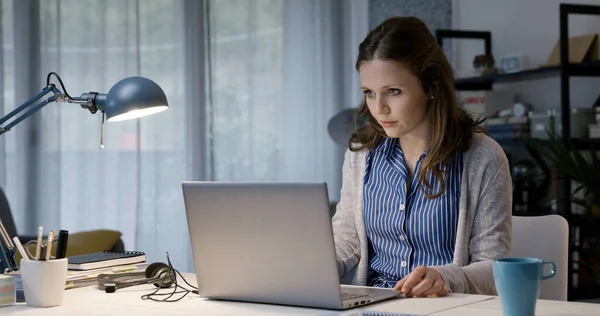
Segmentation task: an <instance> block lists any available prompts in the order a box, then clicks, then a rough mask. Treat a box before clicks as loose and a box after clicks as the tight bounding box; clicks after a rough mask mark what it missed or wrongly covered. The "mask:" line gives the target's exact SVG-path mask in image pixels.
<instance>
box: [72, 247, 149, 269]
mask: <svg viewBox="0 0 600 316" xmlns="http://www.w3.org/2000/svg"><path fill="white" fill-rule="evenodd" d="M67 260H68V261H69V266H68V269H69V270H80V271H83V270H92V269H102V268H109V267H114V266H121V265H130V264H137V263H145V262H146V254H145V253H143V252H141V251H121V252H118V251H102V252H94V253H89V254H84V255H77V256H68V257H67Z"/></svg>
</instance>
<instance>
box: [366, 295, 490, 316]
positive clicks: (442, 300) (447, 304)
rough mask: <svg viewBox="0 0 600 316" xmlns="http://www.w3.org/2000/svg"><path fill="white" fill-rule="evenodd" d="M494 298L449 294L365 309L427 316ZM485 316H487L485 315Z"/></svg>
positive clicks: (381, 304) (406, 299) (397, 301)
mask: <svg viewBox="0 0 600 316" xmlns="http://www.w3.org/2000/svg"><path fill="white" fill-rule="evenodd" d="M492 298H494V296H488V295H465V294H458V293H456V294H450V295H448V296H446V297H427V298H398V299H394V300H389V301H384V302H381V303H377V304H373V305H370V306H368V307H365V310H368V311H378V312H388V313H404V314H421V315H428V314H432V313H435V312H440V311H444V310H448V309H451V308H455V307H459V306H464V305H469V304H473V303H477V302H481V301H485V300H491V299H492ZM486 316H487V315H486Z"/></svg>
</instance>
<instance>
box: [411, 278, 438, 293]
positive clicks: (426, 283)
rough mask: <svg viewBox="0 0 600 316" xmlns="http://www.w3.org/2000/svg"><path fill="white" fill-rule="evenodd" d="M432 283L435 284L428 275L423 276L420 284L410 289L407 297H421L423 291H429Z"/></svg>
mask: <svg viewBox="0 0 600 316" xmlns="http://www.w3.org/2000/svg"><path fill="white" fill-rule="evenodd" d="M434 283H435V281H434V280H433V278H432V277H430V276H429V275H425V277H424V278H423V279H421V282H420V283H419V284H417V285H416V286H414V287H413V288H412V290H410V293H409V294H408V295H410V296H422V295H423V294H424V292H425V291H428V290H429V289H431V287H432V286H433V285H434Z"/></svg>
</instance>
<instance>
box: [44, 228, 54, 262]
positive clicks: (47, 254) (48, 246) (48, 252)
mask: <svg viewBox="0 0 600 316" xmlns="http://www.w3.org/2000/svg"><path fill="white" fill-rule="evenodd" d="M52 240H54V229H53V230H51V231H50V233H49V234H48V241H47V243H48V244H47V245H46V261H48V260H50V253H51V252H52Z"/></svg>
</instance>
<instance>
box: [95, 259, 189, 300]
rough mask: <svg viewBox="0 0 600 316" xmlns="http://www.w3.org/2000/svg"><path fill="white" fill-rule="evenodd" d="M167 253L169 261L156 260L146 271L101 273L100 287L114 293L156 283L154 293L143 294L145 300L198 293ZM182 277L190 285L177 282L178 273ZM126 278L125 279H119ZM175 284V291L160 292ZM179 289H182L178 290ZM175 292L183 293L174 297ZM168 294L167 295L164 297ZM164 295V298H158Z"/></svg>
mask: <svg viewBox="0 0 600 316" xmlns="http://www.w3.org/2000/svg"><path fill="white" fill-rule="evenodd" d="M166 255H167V263H168V264H165V263H162V262H154V263H152V264H150V265H149V266H148V267H146V270H145V271H144V272H127V273H116V274H99V275H98V276H97V277H96V278H97V280H98V288H99V289H101V290H104V291H105V292H106V293H114V292H116V291H117V289H122V288H126V287H130V286H134V285H143V284H150V283H152V284H154V286H155V287H156V289H155V290H154V292H152V293H148V294H144V295H142V297H141V298H142V299H143V300H152V301H156V302H177V301H179V300H181V299H183V298H184V297H186V296H187V295H188V294H190V293H194V294H198V288H197V287H195V286H193V285H191V284H190V283H189V282H188V281H187V280H186V279H185V278H184V277H183V275H181V273H179V271H177V270H175V268H173V265H172V264H171V260H170V259H169V253H168V252H167V253H166ZM176 274H177V275H179V276H180V277H181V279H182V280H183V282H184V283H185V284H186V285H187V286H188V287H189V288H188V287H184V286H181V285H180V284H178V283H177V275H176ZM122 278H124V280H119V279H122ZM173 285H175V287H174V288H173V292H171V293H158V291H159V290H161V289H165V288H169V287H171V286H173ZM177 289H181V290H180V291H178V290H177ZM175 294H183V295H182V296H179V297H177V298H173V299H172V297H173V295H175ZM164 296H166V297H164ZM156 297H164V298H156Z"/></svg>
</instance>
